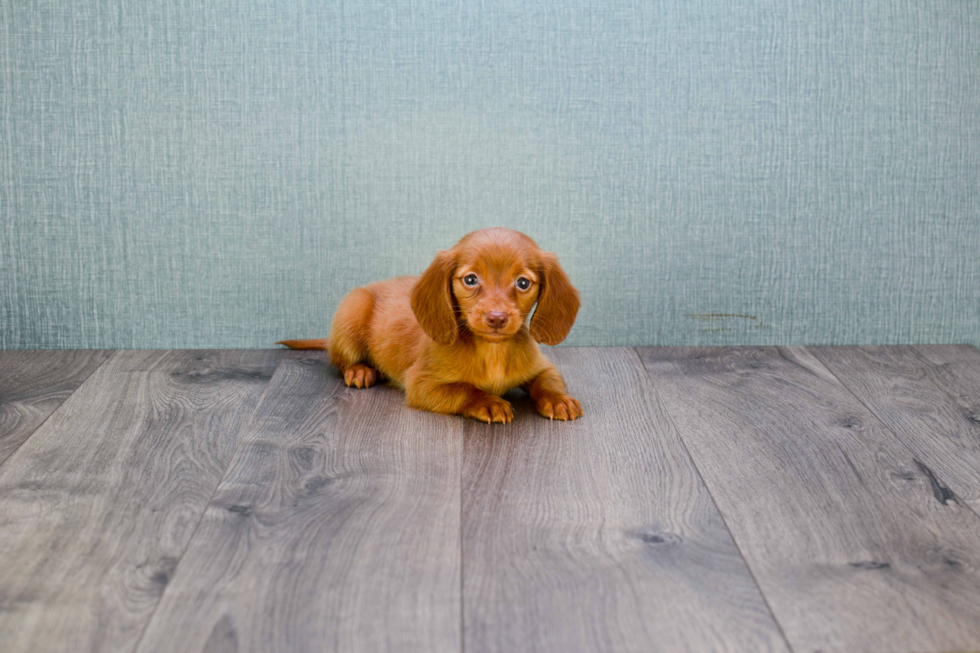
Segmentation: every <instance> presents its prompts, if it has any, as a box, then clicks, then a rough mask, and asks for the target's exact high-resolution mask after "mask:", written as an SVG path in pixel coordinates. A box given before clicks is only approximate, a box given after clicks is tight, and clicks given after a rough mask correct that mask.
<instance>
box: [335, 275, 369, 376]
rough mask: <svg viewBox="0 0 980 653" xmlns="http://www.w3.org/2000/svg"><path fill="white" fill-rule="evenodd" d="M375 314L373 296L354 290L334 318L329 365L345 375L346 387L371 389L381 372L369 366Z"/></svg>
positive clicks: (361, 289)
mask: <svg viewBox="0 0 980 653" xmlns="http://www.w3.org/2000/svg"><path fill="white" fill-rule="evenodd" d="M373 313H374V294H373V293H372V292H371V291H370V290H368V289H367V288H355V289H354V290H352V291H351V292H350V293H348V294H347V296H346V297H344V299H343V300H342V301H341V302H340V306H338V307H337V312H336V313H335V314H334V316H333V326H332V327H331V328H330V338H329V345H328V349H329V350H330V362H331V363H333V364H334V365H336V366H337V368H338V369H339V370H340V371H341V372H342V373H343V375H344V383H346V384H347V387H351V386H354V387H355V388H370V387H371V386H372V385H374V383H375V381H377V380H378V372H377V371H376V370H375V369H374V368H373V367H371V366H370V365H368V363H369V361H370V359H369V356H368V329H369V327H370V324H371V317H372V315H373Z"/></svg>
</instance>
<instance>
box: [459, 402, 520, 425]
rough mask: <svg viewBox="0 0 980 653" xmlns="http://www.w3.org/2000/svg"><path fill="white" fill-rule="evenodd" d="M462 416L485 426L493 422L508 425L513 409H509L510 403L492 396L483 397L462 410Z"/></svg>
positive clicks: (512, 415) (512, 416) (512, 417)
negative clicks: (483, 423)
mask: <svg viewBox="0 0 980 653" xmlns="http://www.w3.org/2000/svg"><path fill="white" fill-rule="evenodd" d="M462 414H463V416H464V417H471V418H473V419H475V420H479V421H481V422H486V423H487V424H491V423H493V422H498V423H500V424H508V423H509V422H510V421H511V420H512V419H514V409H513V408H511V405H510V402H508V401H506V400H504V399H501V398H500V397H495V396H494V395H484V396H482V397H480V398H478V399H474V400H473V401H471V402H470V403H468V404H467V405H466V406H465V407H464V408H463V413H462Z"/></svg>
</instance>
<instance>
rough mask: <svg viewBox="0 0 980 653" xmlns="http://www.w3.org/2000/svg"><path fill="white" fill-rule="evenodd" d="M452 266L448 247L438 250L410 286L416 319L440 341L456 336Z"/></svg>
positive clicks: (447, 342) (451, 340) (450, 340)
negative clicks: (446, 249)
mask: <svg viewBox="0 0 980 653" xmlns="http://www.w3.org/2000/svg"><path fill="white" fill-rule="evenodd" d="M455 270H456V255H455V254H454V253H453V252H451V251H441V252H439V254H438V255H436V258H435V260H434V261H432V263H431V264H430V265H429V267H428V268H426V270H425V272H423V273H422V276H421V277H420V278H419V280H418V281H416V282H415V287H414V288H412V312H414V313H415V319H417V320H418V321H419V324H420V325H421V326H422V330H423V331H425V333H426V335H428V336H429V337H430V338H432V339H433V340H435V341H436V342H438V343H439V344H440V345H451V344H453V343H454V342H456V338H457V337H458V336H459V326H458V325H457V324H456V311H455V309H454V308H453V293H452V277H453V272H455Z"/></svg>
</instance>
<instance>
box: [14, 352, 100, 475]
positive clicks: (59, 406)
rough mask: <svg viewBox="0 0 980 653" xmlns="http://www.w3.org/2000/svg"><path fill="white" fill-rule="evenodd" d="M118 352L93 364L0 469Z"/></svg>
mask: <svg viewBox="0 0 980 653" xmlns="http://www.w3.org/2000/svg"><path fill="white" fill-rule="evenodd" d="M76 351H77V350H76ZM118 353H119V350H118V349H114V350H112V352H111V353H110V354H109V355H108V356H106V357H105V360H104V361H102V362H101V363H99V364H98V365H96V366H95V369H93V370H92V371H91V372H89V373H88V375H87V376H86V377H85V379H84V380H83V381H82V382H81V383H79V384H78V386H77V387H76V388H75V389H74V390H72V391H71V392H70V393H69V394H68V396H67V397H65V399H64V401H62V402H61V403H60V404H58V407H57V408H55V409H54V410H52V411H51V414H50V415H48V416H47V417H45V418H44V420H43V421H42V422H41V423H40V424H38V425H37V426H36V427H35V428H34V430H33V431H31V434H30V435H28V436H27V437H26V438H24V441H23V442H21V443H20V444H19V445H17V447H16V448H14V450H13V451H11V452H10V454H8V455H7V457H6V458H4V459H3V460H0V470H2V469H3V466H4V465H5V464H6V463H7V461H8V460H10V459H11V458H13V457H14V456H15V455H16V454H17V452H18V451H20V449H21V447H23V446H24V445H25V444H27V443H28V442H30V440H31V438H33V437H34V434H35V433H37V432H38V431H40V430H41V427H42V426H44V425H45V424H47V423H48V420H50V419H51V418H52V417H54V416H55V415H56V414H57V413H59V412H60V411H61V409H62V408H63V407H64V405H65V404H67V403H68V400H69V399H71V398H72V397H73V396H74V395H75V393H76V392H78V391H79V389H80V388H81V387H82V386H83V385H85V384H86V383H88V380H89V379H91V378H92V375H94V374H95V373H96V372H98V371H99V370H101V369H102V367H103V366H104V365H105V364H106V363H108V362H109V361H110V360H112V359H113V358H115V357H116V354H118Z"/></svg>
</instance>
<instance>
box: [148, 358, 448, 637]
mask: <svg viewBox="0 0 980 653" xmlns="http://www.w3.org/2000/svg"><path fill="white" fill-rule="evenodd" d="M461 461H462V421H461V420H460V419H459V418H457V417H447V416H443V415H435V414H432V413H425V412H419V411H415V410H411V409H409V408H407V407H405V405H404V394H403V393H401V392H399V391H397V390H395V389H393V388H391V387H388V386H379V387H375V388H371V389H366V390H357V389H348V388H345V387H344V386H343V383H342V381H341V379H340V377H339V376H338V375H337V372H336V370H335V369H334V368H333V367H331V366H329V365H327V364H326V363H325V361H324V359H323V357H322V356H319V355H315V354H313V353H311V352H290V353H289V354H287V358H286V359H285V360H284V361H283V363H282V365H281V366H280V367H279V370H278V371H277V373H276V376H275V377H274V378H273V380H272V383H271V384H270V387H269V391H268V393H267V394H266V396H265V398H264V399H263V402H262V405H261V406H260V408H259V410H258V411H257V413H256V418H255V420H254V421H253V423H252V425H251V427H250V428H249V431H248V433H247V435H246V436H245V439H244V441H243V444H242V447H241V448H240V450H239V452H238V453H237V454H236V456H235V459H234V461H233V463H232V465H231V466H230V468H229V471H228V474H227V476H226V478H225V479H224V481H222V483H221V485H220V487H219V489H218V492H217V493H216V495H215V497H214V499H213V501H212V502H211V505H210V506H209V507H208V510H207V512H206V513H205V516H204V519H203V521H202V523H201V527H200V529H199V530H198V532H197V534H196V536H195V537H194V540H193V542H192V544H191V547H190V549H189V550H188V553H187V555H186V556H185V557H184V558H183V560H182V562H181V565H180V567H179V569H178V571H177V574H176V576H175V578H174V581H173V582H172V583H171V584H170V585H169V586H168V588H167V591H166V593H165V595H164V598H163V600H162V602H161V604H160V608H159V610H157V612H156V614H155V615H154V618H153V620H152V621H151V623H150V627H149V628H148V630H147V632H146V635H145V637H144V638H143V640H142V643H141V645H140V647H139V649H138V650H140V651H143V652H149V651H165V652H170V651H184V652H188V653H193V652H194V651H290V652H291V653H297V652H303V651H358V652H365V651H367V652H370V651H424V652H427V653H429V652H438V651H458V650H459V646H460V637H461V634H460V605H461V599H460V578H459V569H460V558H459V555H460V545H459V488H460V476H459V473H460V467H461Z"/></svg>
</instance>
